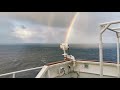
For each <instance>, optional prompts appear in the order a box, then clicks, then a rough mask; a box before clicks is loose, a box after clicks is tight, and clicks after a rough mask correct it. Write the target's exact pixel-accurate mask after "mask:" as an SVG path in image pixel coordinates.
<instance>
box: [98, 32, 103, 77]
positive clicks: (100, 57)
mask: <svg viewBox="0 0 120 90" xmlns="http://www.w3.org/2000/svg"><path fill="white" fill-rule="evenodd" d="M99 39H100V42H99V59H100V77H101V78H102V77H103V45H102V44H103V43H102V34H101V33H100V37H99Z"/></svg>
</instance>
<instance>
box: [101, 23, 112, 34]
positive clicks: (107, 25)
mask: <svg viewBox="0 0 120 90" xmlns="http://www.w3.org/2000/svg"><path fill="white" fill-rule="evenodd" d="M110 25H111V24H106V26H105V27H104V28H103V26H101V32H100V33H101V34H102V33H104V32H105V30H106V29H108V27H109V26H110ZM102 28H103V29H102Z"/></svg>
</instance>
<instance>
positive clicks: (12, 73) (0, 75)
mask: <svg viewBox="0 0 120 90" xmlns="http://www.w3.org/2000/svg"><path fill="white" fill-rule="evenodd" d="M42 67H43V66H41V67H36V68H30V69H25V70H20V71H15V72H10V73H5V74H0V77H2V76H6V75H13V76H12V77H13V78H15V74H17V73H21V72H26V71H31V70H37V69H41V68H42Z"/></svg>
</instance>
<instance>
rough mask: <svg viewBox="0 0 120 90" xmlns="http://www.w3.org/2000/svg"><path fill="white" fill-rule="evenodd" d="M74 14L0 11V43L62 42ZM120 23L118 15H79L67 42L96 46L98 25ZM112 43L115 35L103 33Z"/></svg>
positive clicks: (118, 13) (85, 13)
mask: <svg viewBox="0 0 120 90" xmlns="http://www.w3.org/2000/svg"><path fill="white" fill-rule="evenodd" d="M75 13H76V12H0V44H15V43H62V42H63V41H64V39H65V35H66V32H67V29H68V27H69V25H70V22H71V20H72V18H73V17H74V15H75ZM115 20H117V21H118V20H120V12H80V13H79V16H78V17H77V20H76V22H75V25H74V27H73V30H72V34H71V36H70V38H69V43H97V42H98V35H99V23H103V22H109V21H115ZM104 38H105V41H104V42H107V43H108V42H110V43H111V42H115V41H116V38H115V34H114V33H111V32H108V33H105V34H104Z"/></svg>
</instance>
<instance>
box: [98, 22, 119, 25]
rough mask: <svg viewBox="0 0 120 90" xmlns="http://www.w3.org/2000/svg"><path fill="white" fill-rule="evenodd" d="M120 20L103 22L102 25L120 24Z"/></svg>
mask: <svg viewBox="0 0 120 90" xmlns="http://www.w3.org/2000/svg"><path fill="white" fill-rule="evenodd" d="M118 23H120V21H112V22H106V23H101V24H100V25H105V24H118Z"/></svg>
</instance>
